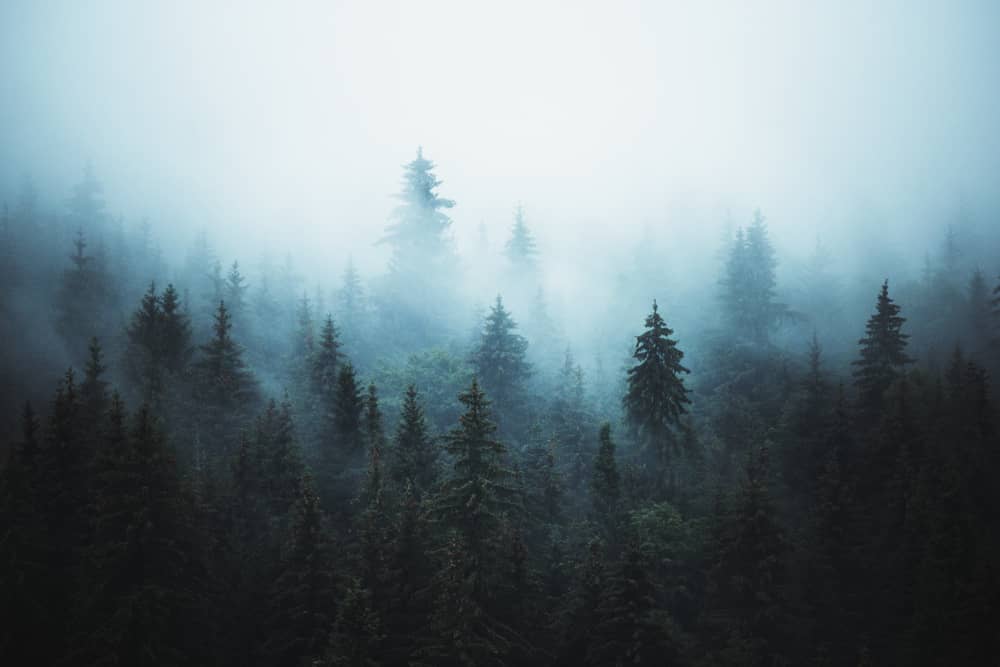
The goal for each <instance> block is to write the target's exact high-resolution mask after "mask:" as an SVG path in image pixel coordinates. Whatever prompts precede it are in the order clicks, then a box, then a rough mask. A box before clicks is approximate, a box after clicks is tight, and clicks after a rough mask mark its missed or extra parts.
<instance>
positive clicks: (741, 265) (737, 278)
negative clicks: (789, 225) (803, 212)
mask: <svg viewBox="0 0 1000 667" xmlns="http://www.w3.org/2000/svg"><path fill="white" fill-rule="evenodd" d="M774 254H775V253H774V248H773V246H772V245H771V241H770V239H769V238H768V233H767V225H766V223H765V222H764V216H763V215H761V212H760V211H755V212H754V219H753V222H751V224H750V226H749V227H747V228H746V229H745V230H744V229H742V228H740V229H738V230H737V231H736V236H735V238H734V240H733V243H732V246H731V247H730V251H729V256H728V258H727V260H726V266H725V275H724V277H723V280H722V304H723V315H724V317H725V318H726V320H727V322H728V324H729V327H730V332H731V333H732V334H733V335H735V336H736V337H737V338H746V339H748V340H750V341H751V342H753V343H754V344H757V345H763V344H766V343H767V342H768V334H769V332H770V330H771V329H772V328H773V327H774V326H775V325H776V324H777V323H778V322H779V321H780V320H781V319H782V318H783V317H784V316H785V315H786V313H787V309H786V307H785V306H784V305H783V304H780V303H777V302H776V301H775V300H774V298H775V286H776V284H777V282H776V279H775V269H776V267H777V261H776V260H775V257H774Z"/></svg>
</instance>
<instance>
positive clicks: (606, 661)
mask: <svg viewBox="0 0 1000 667" xmlns="http://www.w3.org/2000/svg"><path fill="white" fill-rule="evenodd" d="M645 560H646V559H645V557H644V556H643V554H642V551H641V549H640V548H639V545H638V544H637V543H636V542H635V541H634V540H633V541H630V542H629V544H628V546H627V547H626V548H625V551H624V554H623V556H622V561H621V563H620V564H619V565H618V567H617V568H616V570H617V571H616V572H614V574H613V575H612V577H611V580H610V581H609V582H608V583H607V584H606V586H605V588H604V590H603V591H602V596H601V601H600V603H599V604H598V606H597V609H596V617H597V618H596V623H595V625H594V637H593V638H592V640H591V646H590V650H589V651H588V652H587V658H586V663H585V664H587V665H595V666H597V665H628V664H656V663H659V664H673V663H675V662H676V660H677V655H676V647H674V646H672V645H671V643H670V641H669V640H670V637H669V635H668V630H667V629H668V617H667V615H666V614H665V613H664V612H663V611H662V610H658V609H657V608H656V600H655V596H656V591H655V588H654V584H653V581H652V579H651V577H650V575H649V571H648V568H649V566H648V565H647V563H646V562H645Z"/></svg>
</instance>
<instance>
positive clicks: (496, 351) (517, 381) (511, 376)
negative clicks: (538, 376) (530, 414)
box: [472, 295, 531, 434]
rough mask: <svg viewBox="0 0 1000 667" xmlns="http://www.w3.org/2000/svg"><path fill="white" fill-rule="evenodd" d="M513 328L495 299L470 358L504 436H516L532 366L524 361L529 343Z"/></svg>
mask: <svg viewBox="0 0 1000 667" xmlns="http://www.w3.org/2000/svg"><path fill="white" fill-rule="evenodd" d="M516 328H517V323H516V322H515V321H514V320H513V318H512V317H511V316H510V313H508V312H507V310H506V309H505V308H504V306H503V299H502V298H501V297H500V296H499V295H498V296H497V300H496V303H495V304H494V305H493V307H492V308H491V309H490V314H489V315H488V316H487V318H486V324H485V327H484V328H483V332H482V335H481V336H480V339H479V346H478V349H477V350H476V351H475V352H474V353H473V356H472V365H473V367H474V368H475V372H476V375H477V377H478V378H479V379H480V381H482V383H483V389H484V390H485V391H487V392H489V394H490V396H492V397H493V401H494V403H495V405H496V414H497V417H498V421H499V423H500V426H501V429H502V431H503V432H504V433H506V434H511V433H515V432H516V428H515V427H516V424H515V423H513V422H514V421H515V419H516V417H515V415H516V414H517V413H518V412H519V411H521V410H522V409H523V407H524V402H525V390H526V388H525V383H526V382H527V380H528V378H529V377H530V376H531V364H529V363H528V361H527V360H526V358H525V353H526V351H527V349H528V341H527V340H525V339H524V337H523V336H521V335H519V334H517V333H514V330H515V329H516Z"/></svg>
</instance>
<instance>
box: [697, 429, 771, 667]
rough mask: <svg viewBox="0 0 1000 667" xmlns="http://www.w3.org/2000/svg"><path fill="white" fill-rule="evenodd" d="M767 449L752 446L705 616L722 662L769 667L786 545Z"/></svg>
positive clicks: (712, 572)
mask: <svg viewBox="0 0 1000 667" xmlns="http://www.w3.org/2000/svg"><path fill="white" fill-rule="evenodd" d="M768 475H769V462H768V448H767V446H766V445H765V446H762V447H760V448H755V450H754V451H752V452H751V453H750V455H749V457H748V461H747V466H746V476H745V479H744V481H743V484H742V487H741V489H740V493H739V498H738V501H737V504H736V507H735V509H734V511H733V512H732V513H731V515H729V516H728V517H726V518H725V519H724V521H723V531H722V534H721V536H720V538H719V539H718V540H717V541H716V545H715V546H716V549H717V553H716V556H715V562H714V564H713V566H712V568H711V570H710V572H709V582H710V588H709V600H708V606H709V610H708V612H707V613H708V618H710V619H712V621H713V622H714V623H717V624H719V628H718V630H719V631H720V633H721V636H719V637H718V638H717V639H718V646H719V648H718V653H719V657H722V658H723V659H724V660H725V662H728V663H731V664H742V665H769V664H775V661H776V660H781V659H782V656H783V651H784V643H783V641H782V639H783V638H782V631H783V627H784V620H785V619H784V614H785V602H784V586H785V552H786V545H785V541H784V537H783V535H782V531H781V529H780V527H779V526H778V524H777V521H776V516H775V514H776V512H775V509H774V506H773V503H772V500H771V496H770V494H769V492H768Z"/></svg>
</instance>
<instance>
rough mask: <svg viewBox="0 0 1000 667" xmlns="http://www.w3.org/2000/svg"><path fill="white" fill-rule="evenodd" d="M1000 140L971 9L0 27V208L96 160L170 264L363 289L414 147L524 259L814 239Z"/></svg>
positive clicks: (993, 164) (915, 203) (795, 7)
mask: <svg viewBox="0 0 1000 667" xmlns="http://www.w3.org/2000/svg"><path fill="white" fill-rule="evenodd" d="M998 121H1000V2H995V1H989V0H986V1H982V2H973V1H968V2H961V1H956V0H952V1H945V0H942V1H940V2H922V1H919V0H909V1H906V2H896V1H892V0H881V1H879V2H871V1H870V0H867V1H855V0H839V1H830V2H820V1H818V0H817V1H814V2H813V1H809V2H807V1H798V2H792V1H789V2H741V1H732V2H721V1H700V2H668V1H662V0H661V1H659V2H627V1H607V2H599V3H598V2H576V1H574V2H570V1H569V0H566V1H563V2H542V1H539V0H535V1H529V2H522V1H505V2H476V1H473V0H466V1H454V2H437V1H426V2H406V1H398V2H380V1H377V0H369V1H361V0H358V1H355V2H319V1H316V2H305V1H300V2H295V1H294V0H293V1H289V2H237V1H235V0H234V1H231V2H224V1H218V2H209V1H207V0H202V1H197V2H196V1H192V0H175V1H171V2H166V1H164V2H153V1H152V0H149V1H131V2H126V1H122V2H107V1H100V0H96V1H93V2H75V1H71V0H67V1H65V2H50V1H46V0H4V1H3V2H2V3H0V162H2V164H0V177H2V179H3V180H2V181H0V192H8V193H9V192H11V191H12V190H13V189H14V188H15V187H16V185H17V181H18V176H19V174H20V173H21V172H22V171H25V170H27V171H30V172H32V173H33V174H35V176H36V178H37V180H38V181H39V182H40V185H41V186H42V188H43V191H46V192H47V193H48V194H52V195H53V196H56V195H61V194H62V193H63V192H65V190H66V189H67V188H68V187H69V186H70V184H71V183H72V182H73V181H74V180H75V179H76V178H77V177H78V174H79V171H80V167H81V165H82V163H83V161H84V160H85V159H87V158H90V159H92V160H93V162H94V164H95V167H96V169H97V171H98V173H99V175H100V176H101V177H102V179H103V180H104V182H105V184H106V189H107V193H108V198H109V200H110V201H111V202H112V203H113V209H114V210H115V211H116V212H119V211H120V212H122V213H124V214H125V215H126V217H127V218H129V219H136V218H138V217H141V216H144V215H148V216H150V218H151V219H152V220H153V221H154V223H156V224H157V225H158V226H160V228H161V229H169V228H177V229H178V230H179V231H181V232H183V234H179V235H178V236H183V239H181V240H183V241H184V242H186V241H187V239H189V238H190V235H191V230H193V229H195V228H197V227H199V226H202V225H208V226H209V227H210V228H211V229H212V230H213V232H214V234H215V235H216V236H217V237H218V238H220V239H221V240H222V241H223V242H225V243H230V244H232V246H231V247H233V248H247V249H250V248H253V249H260V248H267V247H269V248H272V249H273V248H288V249H291V250H296V251H299V252H300V253H301V252H304V250H303V249H308V251H307V254H308V256H310V257H311V258H312V259H313V260H317V259H321V258H327V259H329V260H330V261H334V262H341V261H343V258H344V256H345V255H346V253H347V252H348V250H352V251H353V252H354V254H355V256H356V257H358V256H360V259H361V261H362V263H367V264H368V265H369V266H370V267H373V268H374V267H375V266H377V264H378V262H379V261H380V255H379V254H378V253H377V252H375V251H373V250H371V247H372V246H371V243H372V242H373V241H374V240H375V239H376V238H377V237H378V235H379V233H380V231H381V229H382V227H383V225H384V224H385V222H386V218H387V215H388V212H389V211H390V209H391V207H392V205H393V201H392V199H391V194H392V193H393V192H394V191H396V189H397V186H398V180H399V176H400V165H401V164H402V163H403V162H405V161H407V160H409V159H411V157H412V155H413V152H414V150H415V148H416V146H417V145H418V144H422V145H423V146H424V148H425V152H426V154H427V155H428V156H429V157H430V158H431V159H433V160H435V161H436V162H437V163H438V175H439V176H440V177H441V178H443V179H444V181H445V184H444V186H443V188H442V194H444V195H445V196H448V197H451V198H454V199H456V200H457V201H458V206H457V207H456V208H455V209H454V216H453V217H454V219H455V230H456V236H457V237H458V239H459V241H460V242H464V241H465V240H467V239H471V238H472V237H473V236H474V234H475V229H476V227H477V226H478V224H479V222H480V221H485V222H486V223H487V225H488V226H489V228H490V229H491V233H492V234H493V236H494V240H495V242H496V243H497V244H499V243H500V242H501V241H502V238H500V237H501V236H502V235H503V234H504V233H505V231H506V228H507V226H508V225H509V221H510V213H511V210H512V208H513V206H514V204H515V203H516V202H517V201H523V202H524V203H525V205H526V207H527V209H528V215H529V221H530V222H534V223H535V225H536V227H537V229H538V232H539V234H540V235H541V237H542V239H543V241H544V240H545V239H551V238H553V237H554V236H555V235H556V234H560V233H563V232H565V231H567V230H570V229H572V230H574V231H575V233H574V234H572V235H571V236H570V238H571V242H575V243H580V244H582V243H584V242H590V241H595V240H598V241H599V240H602V239H605V238H608V237H614V236H619V237H623V236H625V237H629V238H631V239H633V241H631V242H634V239H638V238H639V237H640V236H641V233H642V229H643V227H644V226H650V225H652V226H654V227H658V228H661V229H662V228H664V227H666V228H669V226H671V225H687V228H690V227H691V226H692V225H695V226H699V227H705V226H706V223H710V224H711V225H715V224H717V223H719V222H720V219H721V217H722V215H723V213H722V212H723V211H725V210H727V209H730V208H731V209H732V210H733V212H734V215H735V216H736V217H737V218H738V220H737V221H738V222H739V221H741V220H742V218H743V217H744V216H748V213H749V211H750V210H751V209H752V208H753V207H755V206H760V207H762V208H763V209H764V211H765V213H767V214H768V217H769V219H770V221H771V223H772V225H773V226H774V227H775V228H776V229H778V230H783V231H784V232H785V237H786V238H788V239H793V238H796V235H797V236H798V237H799V238H802V239H806V238H808V239H811V238H812V237H813V236H814V235H815V233H816V229H817V228H818V226H820V225H832V224H837V223H838V222H841V221H843V220H845V219H846V218H847V217H848V216H849V214H850V211H851V210H852V207H853V206H854V202H858V201H860V202H866V203H867V204H871V205H874V206H875V207H876V208H879V209H880V210H883V211H887V215H888V216H889V217H891V218H894V219H897V220H903V221H905V220H907V219H912V218H913V216H917V217H920V216H930V217H933V216H940V215H942V214H943V213H942V212H943V211H945V210H947V209H948V207H951V206H953V205H954V202H955V200H956V197H958V196H960V195H961V196H972V197H973V198H975V197H978V196H983V195H986V194H989V193H991V192H994V191H995V190H996V186H997V184H1000V132H998ZM847 202H851V203H850V204H848V203H847ZM289 230H294V231H293V234H291V235H290V234H289ZM240 244H243V245H240ZM595 247H596V246H595Z"/></svg>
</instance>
